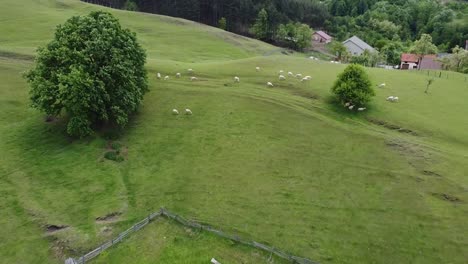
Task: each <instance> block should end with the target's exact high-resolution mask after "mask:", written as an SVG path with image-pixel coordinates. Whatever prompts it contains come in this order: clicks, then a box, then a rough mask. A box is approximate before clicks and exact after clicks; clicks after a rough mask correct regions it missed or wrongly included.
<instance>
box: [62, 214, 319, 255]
mask: <svg viewBox="0 0 468 264" xmlns="http://www.w3.org/2000/svg"><path fill="white" fill-rule="evenodd" d="M161 216H163V217H166V218H168V219H172V220H174V221H176V222H177V223H179V224H181V225H183V226H186V227H190V228H195V229H200V230H205V231H207V232H210V233H212V234H215V235H217V236H220V237H223V238H226V239H229V240H232V241H235V242H237V243H240V244H243V245H246V246H250V247H254V248H257V249H260V250H263V251H265V252H269V253H271V254H275V255H276V256H278V257H280V258H283V259H285V260H288V261H290V262H291V263H297V264H318V262H315V261H312V260H309V259H307V258H301V257H298V256H294V255H291V254H289V253H287V252H284V251H282V250H279V249H277V248H275V247H272V246H268V245H265V244H262V243H258V242H256V241H252V240H244V239H242V238H240V237H239V236H236V235H230V234H226V233H224V232H222V231H220V230H217V229H214V228H212V227H210V226H208V225H202V224H200V223H197V222H195V221H190V220H187V219H185V218H183V217H181V216H179V215H177V214H175V213H172V212H170V211H168V210H166V209H164V208H161V209H160V210H159V211H158V212H155V213H152V214H150V215H149V216H147V217H145V218H144V219H143V220H141V221H139V222H138V223H136V224H134V225H133V226H132V227H130V228H129V229H127V230H125V231H123V232H122V233H120V234H119V235H118V236H117V237H116V238H114V239H111V240H109V241H107V242H105V243H104V244H102V245H100V246H99V247H97V248H96V249H94V250H92V251H90V252H88V253H86V254H84V255H83V256H81V257H79V258H76V259H75V258H68V259H66V260H65V264H85V263H88V262H89V261H90V260H92V259H93V258H95V257H97V256H99V254H101V253H102V252H103V251H105V250H106V249H108V248H110V247H112V246H113V245H115V244H118V243H119V242H121V241H122V240H123V239H124V238H126V237H127V236H129V235H130V234H132V233H134V232H137V231H138V230H140V229H142V228H143V227H144V226H146V225H147V224H149V223H150V222H151V221H152V220H153V219H155V218H157V217H161Z"/></svg>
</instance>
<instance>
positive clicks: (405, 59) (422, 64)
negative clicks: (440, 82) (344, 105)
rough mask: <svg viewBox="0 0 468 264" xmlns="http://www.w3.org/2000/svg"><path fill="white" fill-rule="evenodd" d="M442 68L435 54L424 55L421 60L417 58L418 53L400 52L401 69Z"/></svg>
mask: <svg viewBox="0 0 468 264" xmlns="http://www.w3.org/2000/svg"><path fill="white" fill-rule="evenodd" d="M441 68H442V63H440V62H439V61H438V60H437V55H435V54H434V55H424V56H423V58H422V59H421V60H419V57H418V55H416V54H411V53H403V54H401V64H400V69H401V70H412V69H432V70H440V69H441Z"/></svg>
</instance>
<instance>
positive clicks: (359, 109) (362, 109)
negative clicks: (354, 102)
mask: <svg viewBox="0 0 468 264" xmlns="http://www.w3.org/2000/svg"><path fill="white" fill-rule="evenodd" d="M357 110H358V111H364V110H366V108H365V107H359V108H358V109H357Z"/></svg>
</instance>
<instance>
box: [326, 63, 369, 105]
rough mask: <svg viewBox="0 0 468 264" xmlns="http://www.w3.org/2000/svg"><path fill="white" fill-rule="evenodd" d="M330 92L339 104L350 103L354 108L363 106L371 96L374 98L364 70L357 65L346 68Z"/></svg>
mask: <svg viewBox="0 0 468 264" xmlns="http://www.w3.org/2000/svg"><path fill="white" fill-rule="evenodd" d="M331 91H332V93H333V94H335V95H336V96H337V97H338V99H339V100H340V101H341V103H351V104H353V105H356V106H364V105H365V104H366V103H368V102H369V101H370V100H371V98H372V96H375V91H374V89H373V88H372V84H371V81H370V79H369V76H368V75H367V73H366V72H365V70H364V68H363V67H362V66H359V65H357V64H351V65H349V66H347V67H346V69H345V70H344V71H343V72H342V73H340V74H339V75H338V79H337V80H336V81H335V84H334V85H333V87H332V89H331Z"/></svg>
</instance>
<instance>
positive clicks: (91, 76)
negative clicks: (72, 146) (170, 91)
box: [26, 11, 148, 137]
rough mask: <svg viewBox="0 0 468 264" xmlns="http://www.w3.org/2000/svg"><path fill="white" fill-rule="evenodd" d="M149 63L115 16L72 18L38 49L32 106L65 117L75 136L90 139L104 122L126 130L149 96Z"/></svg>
mask: <svg viewBox="0 0 468 264" xmlns="http://www.w3.org/2000/svg"><path fill="white" fill-rule="evenodd" d="M145 61H146V53H145V51H144V50H143V49H142V47H141V46H140V45H139V44H138V42H137V39H136V35H135V34H134V33H133V32H131V31H129V30H128V29H123V28H122V27H121V26H120V24H119V21H118V20H117V19H116V18H115V17H113V16H112V15H111V14H110V13H106V12H101V11H98V12H92V13H90V14H89V15H87V16H75V17H72V18H70V19H69V20H68V21H66V22H65V23H64V24H63V25H59V26H58V27H57V30H56V32H55V37H54V39H53V40H52V41H51V42H50V43H49V44H47V46H46V47H42V48H39V49H38V56H37V59H36V64H35V66H34V68H33V69H32V70H30V71H29V72H28V73H27V74H26V78H27V80H28V82H29V83H30V85H31V91H30V96H31V101H32V106H33V107H35V108H37V109H39V110H41V111H43V112H45V113H46V114H47V115H53V116H57V115H60V114H62V113H64V114H65V115H66V117H67V118H68V124H67V132H68V133H69V134H70V135H73V136H80V137H83V136H87V135H89V134H91V133H92V132H93V125H94V124H96V123H101V122H111V123H115V124H117V125H119V126H120V127H123V126H125V125H126V124H127V122H128V117H129V114H130V113H132V112H134V111H136V110H137V108H138V106H139V105H140V103H141V101H142V99H143V95H144V94H145V92H147V91H148V85H147V73H146V70H145V68H144V65H145Z"/></svg>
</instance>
